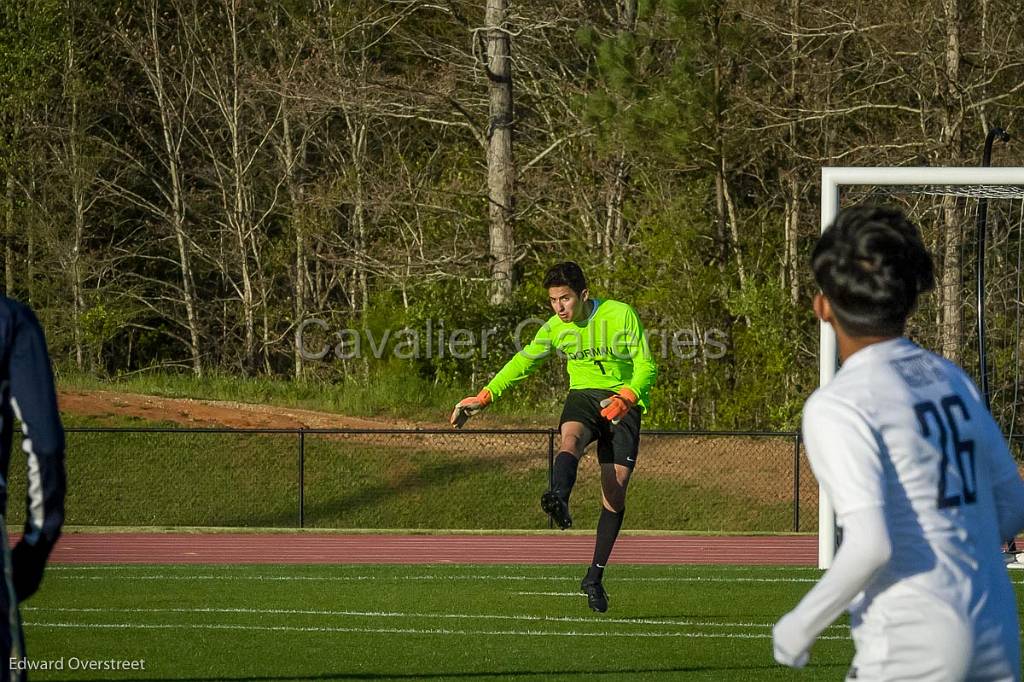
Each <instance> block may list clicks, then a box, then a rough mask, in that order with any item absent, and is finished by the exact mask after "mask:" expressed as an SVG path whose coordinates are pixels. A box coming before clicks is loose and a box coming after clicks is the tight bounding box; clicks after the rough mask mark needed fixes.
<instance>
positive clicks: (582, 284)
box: [544, 260, 587, 296]
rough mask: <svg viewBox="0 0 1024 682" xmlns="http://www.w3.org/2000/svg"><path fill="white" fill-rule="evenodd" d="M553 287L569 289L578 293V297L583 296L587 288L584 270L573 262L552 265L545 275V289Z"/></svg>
mask: <svg viewBox="0 0 1024 682" xmlns="http://www.w3.org/2000/svg"><path fill="white" fill-rule="evenodd" d="M551 287H569V288H570V289H572V290H573V291H575V292H576V295H577V296H582V295H583V290H584V289H586V288H587V278H586V277H584V276H583V268H581V267H580V266H579V265H577V264H576V263H574V262H572V261H571V260H570V261H566V262H564V263H556V264H555V265H552V266H551V267H550V268H548V271H547V274H545V275H544V288H545V289H550V288H551Z"/></svg>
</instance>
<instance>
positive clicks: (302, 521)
mask: <svg viewBox="0 0 1024 682" xmlns="http://www.w3.org/2000/svg"><path fill="white" fill-rule="evenodd" d="M305 525H306V430H305V429H299V528H303V527H304V526H305Z"/></svg>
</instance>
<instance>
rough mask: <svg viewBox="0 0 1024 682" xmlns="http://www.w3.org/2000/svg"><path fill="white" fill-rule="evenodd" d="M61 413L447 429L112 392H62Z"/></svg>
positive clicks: (273, 425)
mask: <svg viewBox="0 0 1024 682" xmlns="http://www.w3.org/2000/svg"><path fill="white" fill-rule="evenodd" d="M59 402H60V409H61V412H63V413H66V414H75V415H81V416H86V417H107V416H112V415H116V416H122V417H137V418H140V419H147V420H151V421H163V422H174V423H175V424H181V425H182V426H196V427H212V426H227V427H232V428H270V429H297V428H312V429H381V428H391V429H411V428H417V427H419V428H443V427H444V426H445V422H444V415H442V416H440V417H439V418H438V421H437V422H436V423H427V422H414V421H407V420H400V419H365V418H359V417H346V416H342V415H339V414H332V413H330V412H318V411H315V410H302V409H297V408H291V407H277V406H273V405H252V404H248V403H236V402H230V401H221V400H193V399H191V398H161V397H158V396H150V395H138V394H135V393H118V392H113V391H91V390H89V391H85V390H62V391H60V392H59Z"/></svg>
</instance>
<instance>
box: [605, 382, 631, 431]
mask: <svg viewBox="0 0 1024 682" xmlns="http://www.w3.org/2000/svg"><path fill="white" fill-rule="evenodd" d="M636 402H637V396H636V393H633V391H632V390H630V389H628V388H626V387H625V386H623V387H622V388H621V389H619V392H618V393H616V394H615V395H613V396H609V397H607V398H605V399H604V400H602V401H601V407H603V408H604V409H603V410H601V416H602V417H604V418H605V419H607V420H608V421H610V422H611V423H612V424H613V425H614V424H618V423H619V422H620V421H622V418H623V417H625V416H626V415H627V414H628V413H629V409H630V408H631V407H633V406H634V405H636Z"/></svg>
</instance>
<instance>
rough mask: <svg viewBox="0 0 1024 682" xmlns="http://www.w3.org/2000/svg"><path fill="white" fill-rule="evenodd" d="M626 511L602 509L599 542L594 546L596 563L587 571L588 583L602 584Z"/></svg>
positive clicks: (599, 522) (598, 529)
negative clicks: (605, 568) (602, 577)
mask: <svg viewBox="0 0 1024 682" xmlns="http://www.w3.org/2000/svg"><path fill="white" fill-rule="evenodd" d="M625 515H626V510H625V509H623V510H622V511H619V512H613V511H608V510H607V509H605V508H604V507H601V517H600V518H599V519H598V520H597V542H596V543H595V545H594V563H592V564H591V565H590V569H589V570H588V571H587V577H586V580H587V581H588V582H601V576H602V575H604V567H605V566H607V565H608V557H610V556H611V555H612V547H613V546H614V545H615V538H617V537H619V529H620V528H622V517H623V516H625Z"/></svg>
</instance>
